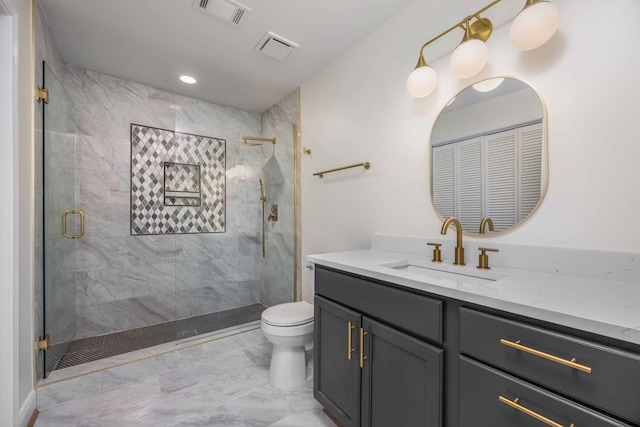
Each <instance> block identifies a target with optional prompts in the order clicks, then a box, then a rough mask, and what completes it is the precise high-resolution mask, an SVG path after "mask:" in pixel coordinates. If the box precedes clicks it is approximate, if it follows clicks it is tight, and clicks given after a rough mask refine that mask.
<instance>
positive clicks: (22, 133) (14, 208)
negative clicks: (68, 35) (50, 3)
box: [0, 0, 35, 425]
mask: <svg viewBox="0 0 640 427" xmlns="http://www.w3.org/2000/svg"><path fill="white" fill-rule="evenodd" d="M3 3H4V8H6V9H8V10H9V11H10V13H11V14H12V16H13V27H14V28H13V31H14V32H13V36H14V39H13V40H14V42H15V43H14V46H12V50H13V52H12V53H13V55H14V61H15V64H14V68H13V71H14V77H13V82H11V81H10V80H5V78H7V76H5V75H4V74H3V75H2V80H3V81H4V82H9V83H10V84H11V85H12V86H13V87H12V93H13V95H14V96H13V99H14V103H13V105H12V108H13V113H14V115H13V116H14V120H13V125H14V127H13V137H12V138H10V139H9V140H5V139H4V135H3V142H2V153H3V160H2V161H3V165H2V170H3V172H4V173H8V175H7V176H4V175H3V179H2V182H3V183H4V185H3V187H2V197H1V200H3V201H5V203H4V208H3V212H2V215H1V218H2V221H1V222H2V224H3V226H4V225H7V226H8V227H9V229H10V231H11V234H12V236H11V235H10V236H5V235H4V231H5V230H3V238H2V239H1V240H2V242H3V250H8V251H10V252H11V254H12V256H9V255H7V254H5V253H4V251H3V252H2V254H1V255H0V256H1V258H2V266H3V267H2V270H3V280H2V283H1V284H0V286H2V297H3V298H2V300H3V303H9V304H11V307H10V309H8V311H9V313H7V311H5V310H4V309H3V310H2V311H3V317H2V322H3V325H2V327H3V328H6V327H7V326H9V329H8V333H9V336H8V337H4V335H3V337H2V342H3V343H4V345H3V346H2V349H3V350H2V353H1V355H0V356H1V357H0V358H1V359H2V364H1V365H2V374H3V375H2V381H0V388H1V390H0V395H1V396H2V406H1V408H2V412H1V414H0V420H2V422H3V423H7V424H6V425H26V423H27V421H28V420H29V418H30V416H31V413H32V412H33V410H34V409H35V392H34V390H33V358H32V348H33V340H32V336H33V332H32V324H33V321H32V300H33V289H32V270H33V268H32V260H33V214H32V212H33V204H32V202H33V189H32V188H33V186H32V173H33V168H32V157H33V151H32V150H33V148H32V147H33V137H32V129H33V120H32V118H33V50H32V17H31V1H30V0H16V1H8V2H3ZM0 6H1V5H0ZM3 19H4V18H3ZM0 39H1V40H3V41H7V38H6V37H4V35H3V37H0ZM4 65H6V58H4V57H3V66H4ZM16 83H17V85H16ZM4 89H5V88H4V87H3V101H4V100H5V96H6V95H7V94H6V92H4ZM2 117H3V118H4V119H6V115H5V114H2ZM2 126H3V128H4V126H5V123H4V122H3V123H2ZM11 150H13V151H11ZM5 162H6V163H5ZM7 201H8V203H7ZM11 216H12V217H13V218H11ZM5 221H8V222H5ZM9 221H10V222H9ZM9 260H11V265H10V267H7V266H6V265H5V263H6V262H8V261H9ZM5 269H10V270H11V271H10V272H7V271H6V270H5ZM5 276H7V277H6V281H5ZM5 292H6V293H7V295H8V300H5V299H4V297H5V296H7V295H5ZM10 313H12V314H10ZM5 316H10V317H11V319H10V322H11V323H10V324H9V325H7V324H5V323H4V322H5V321H6V319H5ZM4 331H7V329H3V332H4ZM7 343H8V345H7ZM8 355H10V356H9V357H8V358H7V356H8ZM8 359H12V360H8ZM5 362H7V365H5ZM5 374H6V377H5ZM7 377H8V378H7ZM7 393H10V394H9V396H7V395H6V394H7ZM5 411H6V412H5ZM3 425H5V424H3Z"/></svg>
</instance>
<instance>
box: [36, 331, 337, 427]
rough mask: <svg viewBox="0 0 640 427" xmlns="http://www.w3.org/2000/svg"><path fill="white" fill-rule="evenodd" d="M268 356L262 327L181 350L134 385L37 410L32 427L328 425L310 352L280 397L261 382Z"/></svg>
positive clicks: (327, 426)
mask: <svg viewBox="0 0 640 427" xmlns="http://www.w3.org/2000/svg"><path fill="white" fill-rule="evenodd" d="M271 351H272V345H271V344H270V343H269V342H268V341H266V340H265V339H264V337H263V335H262V332H261V331H260V329H253V330H249V331H246V332H242V333H239V334H236V335H231V336H227V337H224V338H220V339H216V340H212V341H208V342H205V343H203V344H198V345H193V346H190V347H186V348H183V349H179V350H176V351H175V352H173V353H172V357H171V360H172V361H173V362H174V363H172V364H168V365H166V366H165V367H164V368H163V367H160V366H159V364H156V365H157V366H158V367H157V369H155V372H145V374H144V375H139V376H138V379H136V380H135V381H128V382H124V383H123V384H122V385H120V386H117V387H112V388H109V389H107V390H105V391H101V392H97V393H95V394H90V395H89V394H87V395H85V396H81V397H79V398H76V399H74V400H69V401H67V402H65V403H61V404H57V405H51V406H48V407H46V408H45V409H41V412H40V415H39V417H38V419H37V421H36V424H35V425H36V426H37V427H47V426H55V427H58V426H60V427H63V426H64V427H89V426H91V427H116V426H118V427H120V426H154V427H160V426H167V427H168V426H184V427H188V426H265V427H267V426H269V427H299V426H305V427H316V426H317V427H334V424H333V423H332V422H331V421H330V420H329V418H327V416H326V415H325V414H324V413H323V412H322V407H321V406H320V404H319V403H318V402H317V401H316V400H315V399H314V398H313V386H312V379H311V378H312V361H311V359H312V356H311V353H310V352H309V353H307V354H308V357H307V373H308V380H307V382H306V383H305V384H304V385H303V386H301V387H299V388H297V389H295V390H292V391H281V390H278V389H275V388H273V387H271V386H270V385H269V382H268V379H267V375H268V369H269V360H270V356H271ZM135 367H136V365H135V364H131V365H130V366H129V369H128V371H129V372H128V373H129V374H131V373H132V372H131V371H132V370H135ZM105 372H107V371H105ZM46 388H47V387H44V389H46ZM38 404H39V407H40V395H39V396H38Z"/></svg>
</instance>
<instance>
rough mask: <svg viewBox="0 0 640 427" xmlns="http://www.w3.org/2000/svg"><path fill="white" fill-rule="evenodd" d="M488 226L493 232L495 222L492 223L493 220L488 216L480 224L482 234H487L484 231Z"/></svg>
mask: <svg viewBox="0 0 640 427" xmlns="http://www.w3.org/2000/svg"><path fill="white" fill-rule="evenodd" d="M487 224H488V225H489V231H493V221H491V218H489V217H488V216H485V217H484V218H482V221H481V222H480V234H485V233H484V229H485V228H486V227H485V226H486V225H487Z"/></svg>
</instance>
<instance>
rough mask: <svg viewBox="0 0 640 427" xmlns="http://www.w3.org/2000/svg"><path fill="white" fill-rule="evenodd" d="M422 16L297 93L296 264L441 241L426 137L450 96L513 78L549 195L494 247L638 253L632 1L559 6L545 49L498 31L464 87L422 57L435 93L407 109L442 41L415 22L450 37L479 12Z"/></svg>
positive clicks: (638, 82) (418, 11)
mask: <svg viewBox="0 0 640 427" xmlns="http://www.w3.org/2000/svg"><path fill="white" fill-rule="evenodd" d="M428 3H430V2H425V1H422V0H416V1H414V2H413V3H411V4H409V5H408V6H407V7H406V8H405V9H403V10H402V11H400V13H398V14H397V15H396V16H395V17H394V18H392V19H391V20H389V21H388V22H387V23H386V24H384V25H383V26H381V27H380V28H379V29H378V30H377V31H376V32H374V33H373V34H372V35H370V36H369V37H368V38H367V39H365V40H364V41H363V42H361V43H360V44H359V45H357V46H356V47H354V48H353V49H351V50H350V51H349V52H347V53H346V54H345V55H343V56H342V57H341V58H339V59H338V60H337V61H336V62H334V63H333V64H332V65H330V66H329V67H327V68H326V69H325V70H323V71H322V72H320V73H319V74H317V75H316V76H314V78H312V79H311V80H310V81H308V82H307V83H305V84H304V85H303V86H302V87H301V97H302V105H301V112H302V122H301V123H302V144H303V145H304V146H305V147H309V148H311V149H312V152H313V155H312V156H305V157H304V159H303V162H304V163H303V165H302V189H303V195H302V203H303V208H302V209H303V222H302V225H303V256H305V255H307V254H312V253H321V252H330V251H340V250H350V249H358V248H366V247H368V245H369V236H370V235H371V234H372V233H388V234H398V235H415V236H438V238H441V237H444V236H439V230H440V227H441V224H442V220H441V219H440V217H439V216H438V215H437V214H436V212H435V210H434V208H433V206H432V204H431V200H430V198H429V185H430V183H429V175H430V171H429V164H428V161H429V151H428V150H429V135H430V131H431V127H432V125H433V123H434V121H435V118H436V117H437V115H438V113H439V111H440V110H441V109H442V108H443V107H444V105H445V104H446V103H447V101H448V100H449V99H450V98H451V97H452V96H453V95H454V94H456V93H457V92H458V91H459V90H461V89H462V88H463V87H465V86H467V85H468V84H470V83H473V82H475V81H479V80H483V79H486V78H489V77H492V76H495V75H506V76H514V77H518V78H520V79H522V80H524V81H526V82H527V83H529V84H530V85H531V86H533V87H534V88H535V89H536V90H537V91H538V92H539V93H540V95H541V96H542V97H543V99H544V102H545V104H546V107H547V113H548V138H549V139H548V140H549V187H548V191H547V194H546V196H545V198H544V200H543V202H542V204H541V206H540V207H539V209H538V210H537V211H536V212H535V213H534V214H533V215H532V217H531V218H530V219H529V220H528V221H526V222H525V223H524V224H523V225H521V226H520V227H517V228H516V229H515V230H514V231H512V232H509V233H506V234H504V235H501V236H498V237H495V238H493V239H495V240H494V241H500V242H504V243H507V242H509V243H520V244H532V245H544V246H559V247H575V248H585V249H600V250H611V251H631V252H640V222H638V220H637V219H638V212H640V197H639V196H640V191H639V190H640V168H639V167H638V166H637V164H638V159H640V143H639V142H638V141H636V139H637V138H635V137H634V134H635V133H636V132H635V131H634V130H635V128H634V125H635V122H637V117H638V107H637V99H639V97H640V79H639V78H638V76H639V75H640V55H639V49H638V44H637V40H640V26H638V25H637V17H638V16H640V2H638V1H637V0H617V1H615V2H606V1H595V0H590V1H584V0H554V3H555V4H556V5H557V6H558V7H559V9H560V12H561V15H562V21H561V24H560V30H559V32H558V33H557V34H556V35H555V36H554V37H553V39H552V40H551V41H550V42H549V43H547V44H546V45H545V46H543V47H542V48H540V49H537V50H535V51H532V52H519V51H517V50H515V49H514V48H512V47H511V45H510V44H509V43H508V37H507V34H508V25H506V26H502V27H499V28H497V29H495V30H494V33H493V35H492V37H491V39H490V40H489V41H488V46H489V52H490V59H489V64H488V66H487V67H486V68H485V69H484V70H483V71H482V72H481V73H480V74H479V75H478V76H476V77H475V78H472V79H467V80H458V79H456V78H455V77H453V75H452V74H451V72H450V71H449V70H448V59H449V56H446V57H444V58H441V59H439V60H437V61H433V58H430V57H429V49H430V47H427V49H425V55H426V59H427V61H428V62H430V63H431V65H432V66H433V67H434V68H435V69H436V71H437V72H438V75H439V79H440V83H439V87H438V89H436V91H435V92H434V93H433V94H432V95H431V96H430V97H428V98H426V99H422V100H415V99H412V98H411V97H410V96H409V95H408V94H407V92H406V90H405V82H406V78H407V75H408V73H409V72H410V71H411V70H412V68H413V66H414V64H415V62H416V58H417V55H418V50H419V47H420V45H421V44H422V43H423V42H424V41H426V40H427V39H429V38H431V37H433V36H434V35H435V33H436V32H437V31H438V30H439V28H431V29H429V28H425V27H424V25H422V23H421V20H420V17H423V16H428V14H429V13H438V14H443V22H442V27H443V28H442V29H444V28H445V27H447V26H448V25H451V24H453V23H454V22H455V21H456V20H457V19H461V18H463V17H464V16H465V14H468V13H470V12H473V11H474V10H475V8H471V6H468V7H462V9H460V7H459V3H463V2H457V4H458V6H456V4H452V3H449V2H446V3H447V5H446V7H445V6H444V5H437V6H433V7H438V8H440V10H438V11H433V10H429V7H428ZM456 7H457V8H458V9H460V11H459V12H458V13H457V14H453V13H452V11H453V10H454V9H456ZM498 7H501V4H499V5H497V6H496V8H498ZM469 8H471V9H470V10H467V9H469ZM603 17H606V19H603ZM594 22H597V23H598V31H593V23H594ZM440 41H442V42H443V43H444V42H445V40H444V39H443V40H440ZM436 43H438V42H436ZM454 47H455V43H454V45H452V46H451V50H453V48H454ZM365 160H367V161H370V162H371V163H372V167H371V169H370V170H369V171H366V172H364V171H363V170H362V169H357V170H355V169H354V170H351V171H345V172H342V173H340V174H333V175H327V176H326V177H325V178H324V179H319V178H317V177H312V176H311V174H312V173H313V172H316V171H318V170H322V169H324V168H331V167H336V166H341V165H347V164H350V163H355V162H361V161H365ZM451 238H452V236H446V239H451ZM426 251H427V250H426V249H425V254H426ZM305 271H306V273H305V274H304V277H303V287H304V289H303V294H304V297H305V298H306V299H307V300H310V298H311V297H312V289H311V285H310V275H311V274H310V272H309V271H308V270H305Z"/></svg>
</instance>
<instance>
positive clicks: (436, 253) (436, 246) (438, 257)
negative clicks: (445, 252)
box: [427, 243, 442, 262]
mask: <svg viewBox="0 0 640 427" xmlns="http://www.w3.org/2000/svg"><path fill="white" fill-rule="evenodd" d="M427 245H429V246H433V259H432V260H431V262H442V252H441V251H440V246H442V243H427Z"/></svg>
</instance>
